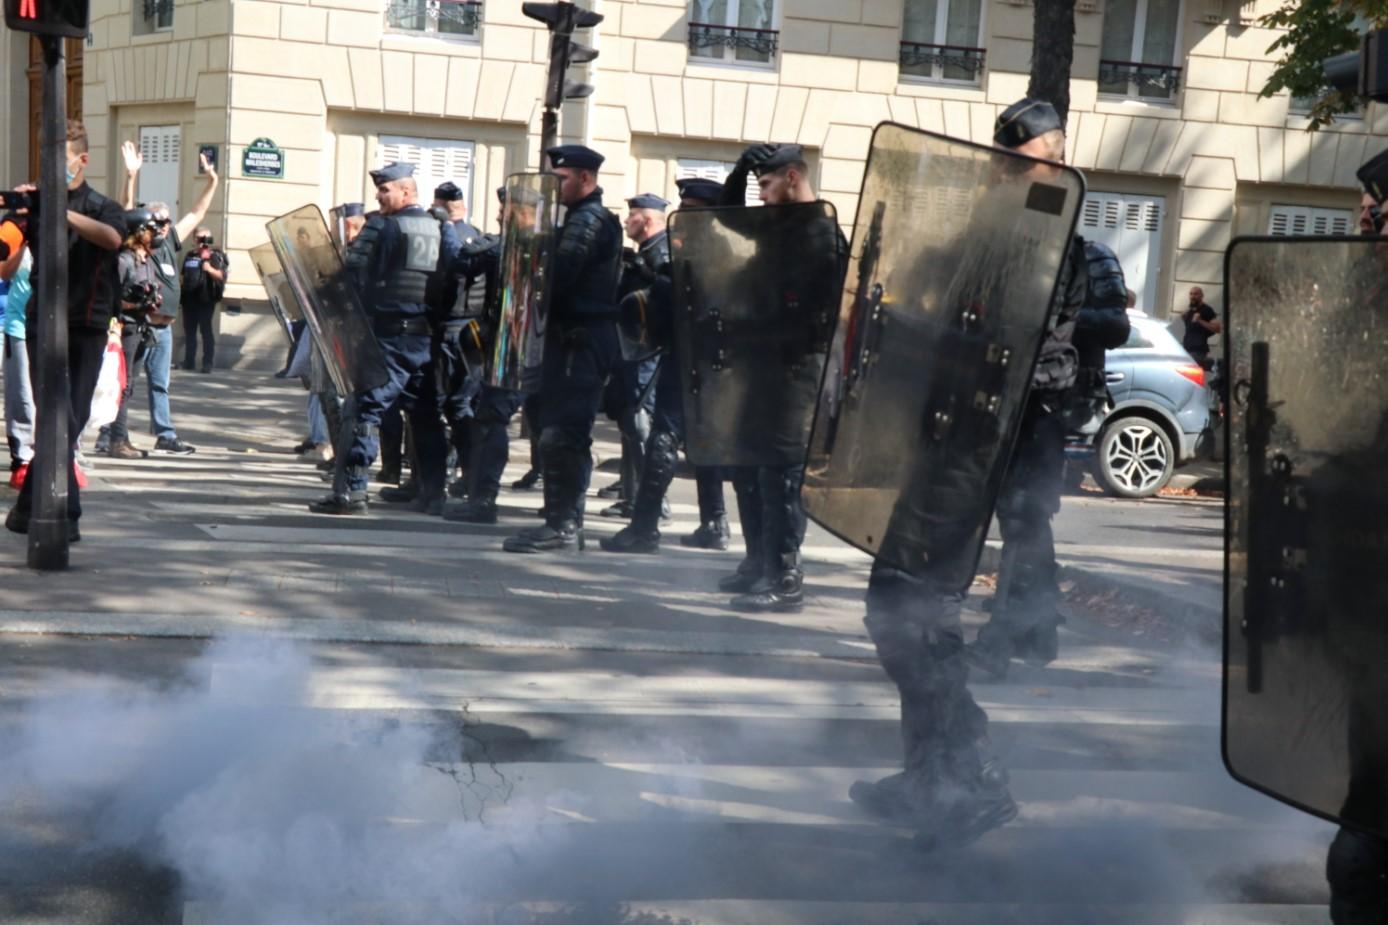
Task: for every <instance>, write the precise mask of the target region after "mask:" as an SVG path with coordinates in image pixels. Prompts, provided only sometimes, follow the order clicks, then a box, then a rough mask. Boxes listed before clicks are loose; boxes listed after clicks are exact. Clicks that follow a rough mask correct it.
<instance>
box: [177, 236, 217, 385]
mask: <svg viewBox="0 0 1388 925" xmlns="http://www.w3.org/2000/svg"><path fill="white" fill-rule="evenodd" d="M194 240H195V242H196V244H195V246H194V247H193V249H192V250H190V251H189V252H188V254H187V255H186V256H185V257H184V258H183V297H182V306H183V369H186V370H188V371H189V372H192V371H193V370H194V369H195V368H196V367H195V366H194V365H193V364H194V363H195V361H196V360H197V352H198V334H199V333H201V334H202V371H203V372H204V373H210V372H212V359H213V355H214V353H215V351H216V347H217V344H216V340H215V338H214V336H213V334H212V317H213V315H214V314H215V313H216V311H217V303H218V302H220V301H221V300H222V293H223V292H224V291H225V290H226V281H227V266H228V261H227V255H226V253H225V252H223V251H221V250H219V249H217V248H216V247H213V246H212V244H213V240H212V232H211V231H208V230H207V229H206V228H199V229H198V230H197V232H196V233H195V235H194Z"/></svg>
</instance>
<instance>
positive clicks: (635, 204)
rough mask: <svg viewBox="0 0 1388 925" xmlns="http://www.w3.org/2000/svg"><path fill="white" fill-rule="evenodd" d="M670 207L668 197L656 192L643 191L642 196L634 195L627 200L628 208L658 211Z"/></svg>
mask: <svg viewBox="0 0 1388 925" xmlns="http://www.w3.org/2000/svg"><path fill="white" fill-rule="evenodd" d="M669 207H670V201H669V200H668V199H661V198H660V197H659V196H657V195H656V194H655V193H642V194H641V195H640V196H632V197H631V198H630V199H628V200H627V208H628V209H654V210H655V211H657V212H664V211H665V210H666V209H668V208H669Z"/></svg>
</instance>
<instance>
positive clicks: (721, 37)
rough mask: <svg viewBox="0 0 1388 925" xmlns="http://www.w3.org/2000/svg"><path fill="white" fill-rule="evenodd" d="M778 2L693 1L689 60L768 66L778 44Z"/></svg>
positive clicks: (738, 0)
mask: <svg viewBox="0 0 1388 925" xmlns="http://www.w3.org/2000/svg"><path fill="white" fill-rule="evenodd" d="M776 5H777V0H693V2H692V3H691V4H690V9H689V57H690V59H691V60H699V61H724V62H727V63H729V64H751V65H757V64H771V63H772V62H773V61H774V60H775V58H776V49H777V48H778V46H779V44H780V32H779V31H778V30H777V29H776V28H775V26H776V12H777V10H776Z"/></svg>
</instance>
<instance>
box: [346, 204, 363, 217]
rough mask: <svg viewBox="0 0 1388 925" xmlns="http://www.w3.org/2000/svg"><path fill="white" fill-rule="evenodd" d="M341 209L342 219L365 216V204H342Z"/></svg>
mask: <svg viewBox="0 0 1388 925" xmlns="http://www.w3.org/2000/svg"><path fill="white" fill-rule="evenodd" d="M341 208H342V217H343V218H352V217H354V216H357V215H365V214H366V204H365V203H361V202H344V203H343V204H342V207H341Z"/></svg>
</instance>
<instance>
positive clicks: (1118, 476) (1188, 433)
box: [1066, 312, 1210, 498]
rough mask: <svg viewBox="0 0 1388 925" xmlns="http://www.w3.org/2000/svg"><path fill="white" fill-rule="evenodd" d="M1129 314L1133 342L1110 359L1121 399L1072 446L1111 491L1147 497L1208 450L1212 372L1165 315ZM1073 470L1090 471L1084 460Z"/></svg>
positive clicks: (1073, 457) (1072, 455)
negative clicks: (1175, 333) (1190, 351)
mask: <svg viewBox="0 0 1388 925" xmlns="http://www.w3.org/2000/svg"><path fill="white" fill-rule="evenodd" d="M1128 319H1129V321H1131V323H1132V330H1131V332H1130V333H1129V335H1128V342H1127V343H1125V344H1124V345H1123V346H1121V347H1117V348H1115V349H1113V350H1110V351H1108V357H1107V362H1106V368H1105V377H1106V378H1107V380H1108V389H1109V394H1110V395H1111V396H1113V406H1112V407H1111V408H1109V410H1108V412H1107V413H1106V414H1105V415H1104V416H1103V417H1102V418H1097V417H1096V418H1094V419H1092V420H1091V421H1090V422H1089V423H1088V424H1087V425H1085V426H1084V427H1083V428H1081V430H1080V432H1079V433H1077V434H1074V435H1072V436H1071V439H1070V441H1069V446H1068V448H1067V451H1066V452H1067V456H1068V458H1069V460H1070V461H1071V462H1072V463H1080V464H1081V465H1087V466H1088V468H1089V471H1090V472H1091V473H1092V474H1093V476H1094V480H1095V481H1096V482H1098V483H1099V487H1100V488H1102V489H1103V490H1104V491H1106V492H1108V493H1109V494H1111V495H1118V496H1120V497H1124V498H1146V497H1150V496H1151V495H1154V494H1156V493H1157V492H1158V491H1160V490H1161V489H1162V488H1163V487H1165V485H1166V483H1167V482H1169V481H1171V476H1172V474H1173V473H1174V472H1175V471H1176V468H1177V467H1178V466H1181V465H1183V464H1185V463H1186V462H1189V461H1190V460H1191V459H1194V458H1195V456H1196V455H1197V453H1199V452H1202V451H1203V450H1204V447H1205V441H1206V440H1207V439H1208V437H1209V431H1208V428H1209V425H1210V390H1209V389H1208V388H1207V382H1208V380H1209V372H1207V371H1206V370H1204V369H1202V368H1201V367H1200V365H1199V364H1198V363H1196V362H1195V360H1193V359H1192V358H1191V356H1190V354H1188V353H1186V351H1185V350H1184V349H1183V348H1182V347H1181V344H1180V341H1178V340H1176V338H1175V336H1173V335H1172V333H1171V331H1170V329H1169V328H1168V327H1167V325H1166V323H1165V322H1163V321H1160V320H1158V319H1156V318H1152V317H1150V316H1148V315H1143V314H1140V313H1137V312H1129V313H1128ZM1070 469H1071V472H1072V473H1073V472H1082V469H1081V468H1080V467H1079V466H1073V465H1072V466H1071V467H1070ZM1072 477H1073V476H1072Z"/></svg>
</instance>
